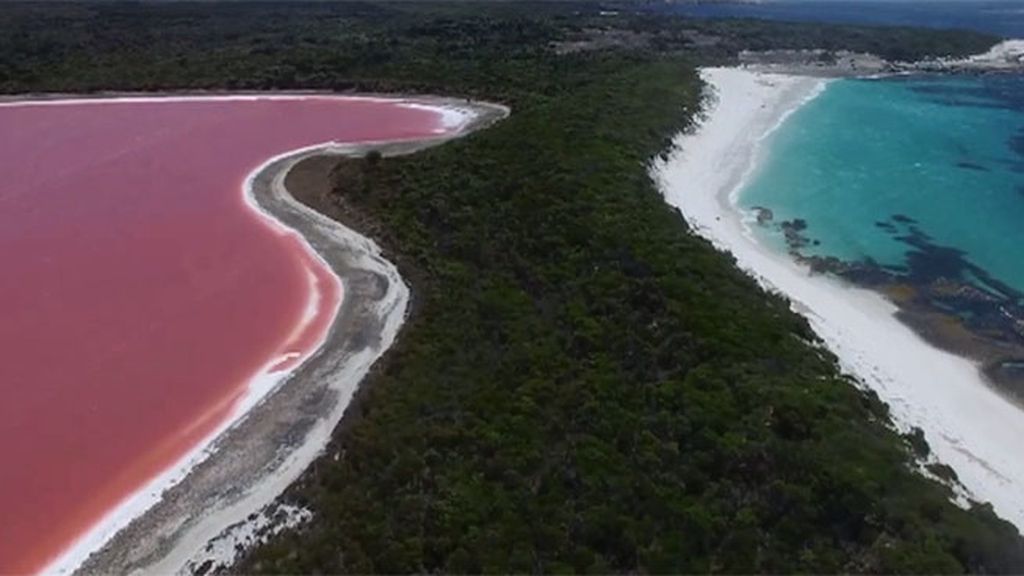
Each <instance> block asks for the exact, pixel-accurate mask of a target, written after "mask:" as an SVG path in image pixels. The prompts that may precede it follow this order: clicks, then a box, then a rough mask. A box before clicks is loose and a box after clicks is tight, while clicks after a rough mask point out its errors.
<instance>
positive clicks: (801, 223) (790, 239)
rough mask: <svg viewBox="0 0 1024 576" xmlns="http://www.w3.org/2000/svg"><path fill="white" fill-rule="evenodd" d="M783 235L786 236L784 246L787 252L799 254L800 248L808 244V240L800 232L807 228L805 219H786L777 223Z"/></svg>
mask: <svg viewBox="0 0 1024 576" xmlns="http://www.w3.org/2000/svg"><path fill="white" fill-rule="evenodd" d="M779 228H781V229H782V233H783V235H784V236H785V237H786V246H788V247H789V252H790V253H791V254H793V255H795V256H798V255H799V251H800V249H801V248H804V247H805V246H807V245H808V244H810V240H809V239H808V238H807V237H806V236H804V235H803V234H802V232H803V231H804V230H806V229H807V221H806V220H804V219H802V218H796V219H794V220H786V221H784V222H782V223H781V224H779Z"/></svg>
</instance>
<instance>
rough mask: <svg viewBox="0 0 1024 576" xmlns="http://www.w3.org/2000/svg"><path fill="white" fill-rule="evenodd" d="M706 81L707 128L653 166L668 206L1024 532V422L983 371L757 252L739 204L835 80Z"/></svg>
mask: <svg viewBox="0 0 1024 576" xmlns="http://www.w3.org/2000/svg"><path fill="white" fill-rule="evenodd" d="M703 75H704V78H705V80H706V82H707V83H708V84H709V85H710V86H711V89H712V90H713V91H715V93H716V94H717V97H712V99H711V100H710V101H709V104H708V106H707V107H706V112H705V114H706V117H705V120H704V122H703V124H702V126H701V127H699V128H698V129H697V130H696V131H695V132H694V133H692V134H684V135H680V136H679V137H678V138H677V139H676V141H675V147H676V150H675V151H674V152H673V153H672V154H671V155H670V156H669V157H668V159H667V160H662V161H660V162H658V163H656V164H655V166H654V167H653V173H654V176H655V178H656V180H657V181H658V182H659V184H660V187H661V189H662V191H663V193H664V195H665V198H666V201H667V202H669V203H670V204H672V205H674V206H676V207H678V208H679V209H680V210H681V212H682V214H683V216H684V217H685V218H686V220H687V221H688V223H689V224H690V225H691V227H692V228H693V229H694V231H695V232H696V233H698V234H699V235H701V236H703V237H705V238H706V239H708V240H710V241H711V242H712V243H713V244H714V245H715V246H716V247H718V248H719V249H722V250H727V251H729V252H732V254H733V255H734V257H735V258H736V261H737V265H738V266H739V267H740V268H741V269H743V270H744V271H746V272H747V273H749V274H750V275H752V276H753V277H754V278H755V279H757V280H758V281H759V282H760V283H761V284H762V286H764V287H765V288H767V289H769V290H771V291H775V292H779V293H782V294H783V295H785V296H787V297H788V298H789V299H790V301H791V303H792V307H793V308H794V309H795V310H796V311H798V312H800V313H801V314H803V315H804V316H805V317H806V318H807V319H808V321H809V322H810V324H811V326H812V327H813V328H814V329H815V331H816V333H817V334H818V335H819V337H821V339H822V340H823V342H824V343H825V345H826V346H827V347H828V348H829V349H830V350H831V351H832V352H833V353H835V354H836V355H837V356H838V357H839V361H840V364H841V366H842V368H843V369H844V371H846V372H849V373H852V374H854V375H856V376H857V377H858V379H859V380H860V382H861V385H864V386H866V387H868V388H871V389H872V390H874V391H875V392H877V393H878V394H879V396H880V397H881V398H882V399H883V400H884V401H886V402H887V403H888V404H889V405H890V407H891V409H892V413H893V417H894V421H895V422H896V425H897V426H898V427H899V428H900V429H901V431H903V432H909V431H910V430H911V429H912V428H913V427H918V428H921V429H922V430H923V431H924V433H925V437H926V438H927V440H928V442H929V444H930V446H931V448H932V453H933V456H932V458H933V461H932V463H941V464H947V465H949V466H951V467H952V468H953V469H954V470H955V472H956V473H957V476H958V477H959V480H960V483H961V484H962V488H960V487H957V486H956V485H953V487H954V489H955V490H959V491H960V492H959V493H960V495H961V498H960V500H961V503H962V504H966V502H967V500H966V499H967V498H969V499H973V500H979V501H989V502H991V503H992V505H993V506H994V508H995V510H996V512H997V513H998V514H1000V515H1001V516H1003V517H1004V518H1006V519H1008V520H1010V521H1011V522H1013V523H1014V524H1015V525H1016V526H1017V527H1018V528H1019V529H1020V528H1021V527H1024V495H1021V494H1020V493H1019V490H1017V489H1015V487H1016V486H1020V485H1021V483H1024V465H1022V464H1021V463H1020V462H1019V461H1018V460H1019V459H1017V458H1016V456H1015V455H1016V453H1017V449H1016V442H1017V438H1019V437H1020V434H1024V412H1022V411H1021V410H1020V409H1019V408H1018V407H1017V406H1016V405H1014V403H1013V402H1011V401H1010V400H1008V399H1007V398H1005V397H1004V396H1002V395H1001V394H999V393H997V392H995V391H994V390H993V389H992V388H991V387H989V386H988V385H987V383H986V382H985V379H984V377H983V376H982V374H981V373H980V372H979V369H978V366H977V365H976V364H975V363H974V362H972V361H970V360H968V359H965V358H962V357H960V356H956V355H953V354H951V353H948V352H944V351H942V350H940V349H937V348H935V347H933V346H932V345H930V344H928V343H927V342H926V341H925V340H924V339H923V338H922V337H921V336H920V335H919V334H918V333H916V332H915V331H914V330H913V329H912V328H911V327H909V326H908V325H907V324H905V323H904V322H902V321H900V320H899V318H898V317H899V315H900V309H899V308H898V307H897V306H896V305H894V303H893V302H892V301H891V300H889V299H887V298H885V297H884V296H883V295H881V294H879V293H878V292H874V291H870V290H866V289H863V288H858V287H855V286H853V285H851V284H849V283H847V282H845V281H842V280H839V279H837V278H834V277H831V276H829V275H822V274H812V273H811V271H810V270H809V268H808V267H807V266H806V265H804V264H800V263H797V262H795V261H793V260H792V259H790V258H788V257H787V256H786V254H784V253H779V252H776V251H773V250H771V249H769V248H768V247H766V246H764V245H762V244H761V243H759V242H758V241H757V240H756V239H755V237H754V235H753V230H752V226H755V225H756V217H755V216H754V215H751V214H745V213H743V212H742V211H740V210H739V209H738V208H737V206H736V200H737V196H738V194H739V193H740V191H741V190H742V188H743V186H744V185H745V183H746V182H747V181H748V179H749V178H751V177H753V176H754V175H755V173H756V170H757V165H758V163H759V159H760V157H761V155H762V154H763V150H762V148H763V146H762V144H763V143H764V142H765V140H766V139H767V138H768V137H769V136H770V134H771V133H772V132H773V131H774V130H775V128H777V127H778V126H779V125H781V123H782V122H784V121H785V119H786V118H787V117H788V116H789V114H790V113H792V112H793V111H794V110H796V109H798V108H799V107H800V106H801V105H802V104H804V103H806V102H809V101H810V100H812V99H813V98H814V97H815V96H816V95H817V94H820V93H821V91H822V90H824V89H825V86H826V84H827V82H828V81H827V80H825V79H821V78H815V77H810V76H794V75H785V74H769V73H762V72H755V71H751V70H743V69H737V68H717V69H705V70H704V71H703ZM922 469H924V470H925V471H926V472H927V470H926V469H925V468H924V467H923V468H922Z"/></svg>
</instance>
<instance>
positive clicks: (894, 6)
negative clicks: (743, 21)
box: [647, 0, 1024, 38]
mask: <svg viewBox="0 0 1024 576" xmlns="http://www.w3.org/2000/svg"><path fill="white" fill-rule="evenodd" d="M647 9H649V10H652V11H655V12H660V13H672V14H681V15H685V16H691V17H696V18H759V19H766V20H781V21H790V22H831V23H836V24H872V25H874V24H878V25H888V26H923V27H928V28H961V29H969V30H977V31H979V32H988V33H991V34H997V35H999V36H1004V37H1007V38H1020V37H1024V3H1022V2H1020V0H1003V1H996V2H992V1H985V0H937V1H936V0H913V1H904V2H892V1H888V2H882V1H878V0H795V1H794V0H778V1H766V2H758V3H750V2H701V3H662V4H650V5H649V6H648V7H647Z"/></svg>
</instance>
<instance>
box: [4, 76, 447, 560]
mask: <svg viewBox="0 0 1024 576" xmlns="http://www.w3.org/2000/svg"><path fill="white" fill-rule="evenodd" d="M308 97H309V96H297V98H308ZM262 98H267V99H289V98H296V97H293V96H269V97H260V96H195V97H192V96H189V97H167V98H164V97H158V98H149V97H146V98H134V97H127V98H115V99H113V101H114V102H126V101H127V102H158V103H171V102H181V101H194V100H225V101H235V100H252V99H262ZM332 98H333V97H332ZM340 98H341V99H346V100H350V99H361V100H371V101H387V102H395V103H399V104H402V103H404V102H406V101H405V100H389V99H386V98H372V97H351V96H345V97H340ZM40 102H41V103H43V104H45V105H68V104H76V103H95V102H103V100H93V99H77V100H76V99H71V100H50V101H39V102H30V101H19V102H5V103H0V106H11V105H17V106H29V105H34V104H37V103H40ZM423 107H424V108H430V107H429V106H426V105H424V106H423ZM430 109H432V110H434V111H435V112H437V113H439V114H444V111H443V109H442V107H441V106H438V107H436V108H430ZM460 128H461V126H460ZM386 142H387V141H380V142H378V143H379V144H384V143H386ZM367 144H370V145H372V144H373V143H365V142H360V143H358V144H352V145H349V144H345V143H339V142H324V143H321V144H316V145H313V146H308V147H304V148H300V149H296V150H292V151H289V152H286V153H283V154H279V155H277V156H274V157H273V158H270V159H269V160H267V161H266V162H264V163H263V164H261V165H260V166H258V167H257V168H256V169H255V170H253V171H252V172H250V173H249V174H248V176H247V177H246V179H245V183H244V186H243V190H244V199H245V203H246V206H248V207H249V209H251V210H253V211H255V212H256V213H257V214H258V215H259V216H260V217H261V219H262V220H263V221H264V222H265V223H266V224H267V225H268V226H270V227H271V228H273V229H275V230H276V231H278V232H280V233H283V234H292V235H295V236H297V237H298V238H299V239H300V241H301V242H300V243H301V245H302V246H303V248H304V249H305V250H306V252H307V253H308V255H310V256H312V257H313V258H314V259H315V261H316V262H318V263H319V264H320V265H321V266H323V267H324V268H325V269H326V270H327V271H328V272H329V273H330V277H331V278H332V279H333V281H334V282H336V283H337V286H338V287H339V290H340V289H341V287H342V280H341V278H339V277H338V276H337V275H336V274H335V273H334V271H333V269H332V268H331V267H330V265H329V264H328V263H327V262H326V261H325V260H324V259H323V258H322V257H321V256H320V254H319V253H317V251H316V250H315V249H314V248H313V246H311V245H310V243H309V242H308V241H307V240H306V238H305V237H304V236H302V234H300V233H299V232H297V231H296V230H293V229H292V228H289V227H288V226H286V225H285V224H284V223H282V222H281V221H279V220H277V218H275V217H274V216H273V215H272V214H270V213H269V212H266V211H264V210H263V209H262V208H261V207H260V206H259V204H258V203H257V202H256V199H255V197H254V191H253V183H254V181H255V179H256V177H257V176H258V175H259V174H261V173H262V172H263V171H264V170H266V169H267V168H268V167H269V166H270V165H271V164H273V163H275V162H278V161H280V160H284V159H286V158H289V157H297V156H299V155H302V154H306V153H311V152H320V151H344V150H346V149H348V147H350V146H360V147H361V146H365V145H367ZM284 172H286V171H284ZM283 178H284V173H282V174H279V175H278V181H276V182H275V184H274V185H275V187H276V188H277V189H278V190H279V193H280V194H281V195H283V196H285V197H286V198H287V199H288V201H289V202H290V203H291V204H292V205H293V207H295V208H297V209H299V210H301V211H303V212H304V213H305V215H306V216H307V218H308V219H310V220H312V221H314V222H316V223H317V224H318V225H319V226H320V227H321V228H322V229H324V230H327V231H329V232H330V234H331V235H333V236H334V237H335V238H336V239H337V240H338V241H339V242H342V243H345V244H348V245H351V246H353V247H355V248H356V251H357V252H358V254H357V256H358V257H357V258H356V259H357V260H359V262H360V264H361V265H363V266H364V267H366V268H367V269H371V270H374V271H376V272H379V273H380V274H382V275H384V276H386V277H388V279H389V283H388V284H389V286H388V294H387V295H385V297H384V298H382V299H381V300H380V302H379V303H378V304H377V307H378V311H379V313H380V314H381V317H383V318H385V322H384V330H383V331H382V334H381V346H380V347H379V348H377V349H374V350H364V351H363V352H362V353H361V354H358V355H356V357H354V358H353V359H352V361H351V362H350V363H348V364H347V365H346V366H345V367H344V368H343V370H342V373H341V374H339V375H337V377H336V378H335V381H334V382H333V383H332V384H331V388H334V389H340V390H341V391H342V392H343V394H342V398H340V401H339V402H338V405H337V407H336V409H335V412H334V413H332V414H331V415H330V417H329V418H325V419H321V420H320V421H319V422H318V423H317V425H316V427H315V428H314V429H313V431H311V432H310V433H309V435H308V436H307V438H306V440H305V442H304V443H303V445H302V447H301V448H299V449H298V450H296V451H295V452H293V453H292V454H291V455H290V456H289V457H288V459H287V461H286V462H285V463H284V464H282V465H281V467H280V468H279V469H278V473H277V475H276V477H275V478H273V479H269V480H268V481H267V482H264V483H261V485H260V486H259V487H258V488H257V491H258V492H259V493H254V494H249V495H247V498H243V499H241V500H242V501H240V502H238V503H236V504H235V505H233V506H232V507H230V508H228V509H226V510H224V511H223V513H220V514H218V517H217V518H216V519H215V520H216V521H215V522H210V521H207V522H206V526H204V527H205V528H206V530H205V531H202V532H201V535H200V534H199V533H200V531H198V530H197V531H193V533H190V535H189V536H190V537H191V538H192V539H193V540H195V542H189V543H185V544H186V546H192V547H193V548H194V549H193V550H192V552H194V551H196V550H198V549H199V547H201V546H202V545H203V544H205V542H207V541H209V540H210V539H212V538H214V537H215V536H216V535H217V534H218V533H219V532H220V530H222V529H224V528H225V527H227V526H228V525H230V524H233V523H236V522H239V521H241V520H243V519H244V518H245V517H246V516H247V515H248V514H250V513H251V512H253V511H255V510H258V509H260V508H262V507H263V506H265V505H266V504H269V503H270V502H272V501H273V500H274V499H276V498H277V497H278V496H279V495H280V494H281V493H282V492H283V491H284V489H285V488H286V487H287V486H288V485H290V484H291V483H292V482H293V481H294V480H295V479H297V478H298V476H299V474H300V473H301V472H302V471H303V470H304V469H305V468H306V467H307V466H308V465H309V463H311V462H312V461H313V459H315V458H316V456H317V455H318V454H319V452H320V450H322V448H323V446H325V445H326V444H327V441H328V440H329V439H330V434H331V431H332V430H333V429H334V426H335V425H336V424H337V422H338V421H339V420H340V419H341V415H342V414H343V413H344V409H345V407H346V406H347V405H348V403H349V401H350V400H351V397H352V394H353V393H354V391H355V388H356V386H357V385H358V383H359V382H360V381H361V380H362V379H363V377H364V376H365V375H366V373H367V372H368V371H369V369H370V366H371V365H372V364H373V363H374V362H375V361H376V360H377V359H378V358H379V357H380V356H381V355H382V354H383V353H384V351H386V350H387V349H388V348H389V347H390V346H391V344H392V342H394V339H395V337H396V335H397V334H398V330H399V328H400V327H401V325H402V323H403V322H404V319H405V313H406V309H407V307H408V300H409V289H408V287H407V286H406V284H405V282H404V281H403V280H402V278H401V276H400V275H399V274H398V270H397V269H396V268H395V267H394V265H393V264H391V263H390V262H388V261H387V260H385V259H384V258H383V257H382V256H381V250H380V248H379V247H378V246H377V244H376V243H374V242H373V241H372V240H370V239H369V238H366V237H365V236H362V235H360V234H358V233H356V232H354V231H353V230H350V229H349V228H346V227H344V226H342V225H341V224H339V223H337V222H335V221H333V220H331V219H330V218H327V217H326V216H323V215H322V214H320V213H318V212H316V211H314V210H312V209H310V208H308V207H307V206H305V205H304V204H301V203H299V202H298V201H296V200H295V199H294V198H292V197H291V195H290V194H288V193H287V191H286V190H285V189H284V186H283ZM314 292H316V291H315V290H314ZM319 297H320V294H319V293H316V294H311V295H310V296H309V298H311V299H316V301H315V304H314V305H317V306H318V305H319ZM340 306H341V298H339V299H338V302H337V303H336V304H335V306H334V309H333V310H332V311H331V317H332V319H333V318H336V317H337V314H338V311H339V310H340ZM331 326H333V320H332V322H331ZM331 326H329V327H328V329H327V330H326V331H325V332H324V334H323V335H322V336H321V338H320V340H319V341H318V342H317V344H316V346H315V347H313V348H312V349H311V350H310V351H309V352H307V353H306V354H303V356H304V358H303V361H302V362H301V363H297V364H296V366H295V367H294V368H293V369H292V370H289V371H286V372H276V373H275V372H271V371H270V369H271V368H272V367H273V366H275V365H276V364H277V363H278V362H280V358H273V359H271V360H269V361H268V362H267V363H266V364H264V365H263V367H261V368H260V370H259V371H258V372H257V373H256V374H255V375H254V376H253V377H252V378H251V379H250V380H249V382H248V386H247V391H246V393H245V394H244V395H243V396H242V398H241V399H240V400H238V401H237V402H236V404H235V407H234V409H233V411H232V415H231V416H230V417H229V418H228V419H226V420H225V421H224V422H222V423H221V424H220V425H219V426H218V427H217V428H216V430H215V431H214V432H212V433H211V434H209V435H207V436H206V437H205V438H204V439H203V440H202V441H201V442H199V443H198V444H196V446H195V447H193V448H192V449H191V450H190V451H189V452H188V453H187V454H186V455H185V456H184V457H182V458H180V459H179V460H178V461H177V462H175V463H174V464H172V465H171V466H170V467H168V468H167V469H166V470H165V471H163V472H161V473H160V474H159V475H158V476H156V477H155V478H153V479H152V480H150V481H148V482H147V483H146V484H145V485H144V486H143V487H142V488H140V489H139V490H137V491H135V492H134V493H133V494H131V495H130V496H128V497H127V498H125V499H124V500H122V501H121V502H120V503H119V504H118V505H117V506H116V507H115V508H114V509H113V510H111V511H109V512H108V513H106V514H105V515H104V516H103V518H102V519H101V520H100V521H99V522H97V523H96V524H95V525H94V526H93V527H92V528H90V529H89V530H88V531H87V532H86V533H85V534H83V535H82V536H81V537H79V538H78V539H77V540H76V541H75V542H74V543H73V544H72V545H71V546H70V547H69V548H68V549H67V550H65V551H64V552H62V553H61V554H60V555H59V556H58V557H57V559H56V560H54V561H53V562H51V563H50V564H49V565H48V566H46V567H45V568H44V569H43V571H42V572H43V573H45V574H70V573H72V572H74V571H75V570H76V569H77V568H78V567H79V566H81V565H82V563H84V562H85V560H86V559H87V558H88V557H89V555H90V554H91V553H92V552H94V551H96V550H98V549H100V548H102V547H103V545H104V544H106V543H107V542H108V541H109V540H110V539H111V538H113V537H114V536H115V535H116V534H117V533H118V532H119V531H120V530H122V529H123V528H125V527H126V526H127V525H128V524H129V523H130V522H131V521H132V520H134V519H135V518H137V517H138V516H140V515H142V514H143V513H145V512H146V511H147V510H149V509H150V508H152V507H153V506H154V505H155V504H157V503H158V502H159V501H160V499H161V497H162V494H163V492H164V491H166V490H168V489H170V488H171V487H173V486H175V485H176V484H178V483H179V482H181V481H182V480H183V479H184V478H185V477H186V476H187V475H188V473H189V472H190V471H191V470H192V469H193V468H195V467H196V466H197V465H199V464H200V463H202V462H203V461H204V460H206V459H207V458H208V457H209V456H210V455H211V454H213V453H214V452H215V450H216V447H217V446H216V443H217V439H218V438H219V437H220V436H221V434H223V433H224V432H226V431H227V430H229V429H230V428H232V427H233V426H235V425H236V424H238V423H239V422H241V421H243V420H244V419H245V417H246V416H247V414H248V413H249V411H250V410H251V409H252V407H253V406H255V405H256V404H258V403H259V402H260V401H261V400H263V399H264V398H266V397H267V395H268V394H269V393H270V392H272V391H273V390H275V389H276V388H277V387H279V386H281V385H283V384H284V383H286V382H287V380H288V378H289V377H290V376H291V375H292V374H293V373H294V372H295V371H296V370H298V369H299V368H300V367H301V366H302V365H304V364H305V363H306V362H307V361H308V360H309V359H310V358H312V357H314V356H316V355H317V354H318V353H319V352H320V349H321V348H322V346H323V343H324V342H325V341H326V340H327V338H328V336H329V332H330V329H331ZM254 502H255V503H256V504H254ZM226 518H235V519H234V520H232V521H226V520H225V519H226ZM207 520H209V519H207ZM187 561H188V558H187V557H174V558H168V559H165V561H164V563H163V564H161V566H160V567H157V568H155V569H154V572H155V573H161V572H162V573H169V572H175V571H177V570H179V569H180V568H181V567H183V566H184V565H185V563H186V562H187Z"/></svg>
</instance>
